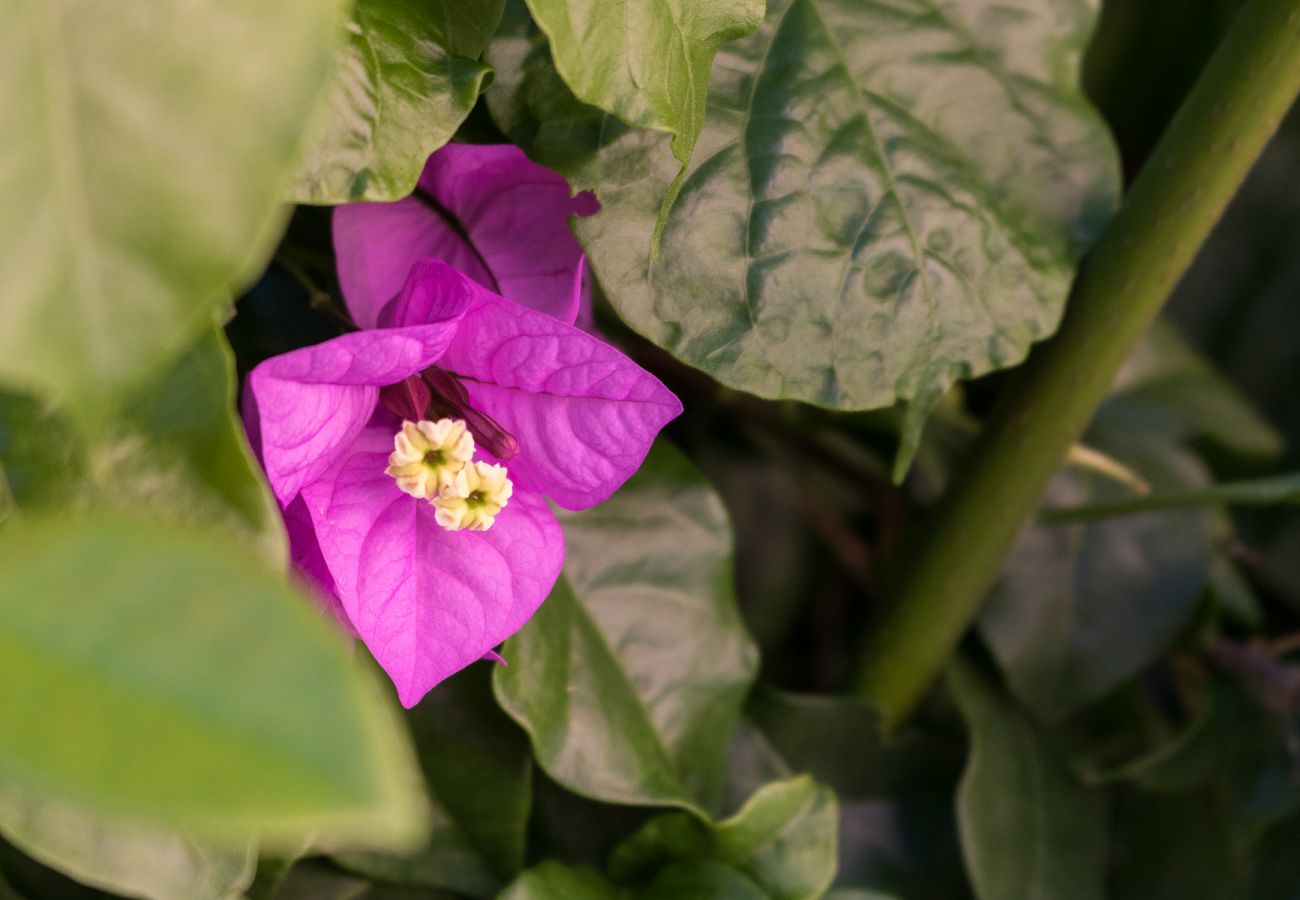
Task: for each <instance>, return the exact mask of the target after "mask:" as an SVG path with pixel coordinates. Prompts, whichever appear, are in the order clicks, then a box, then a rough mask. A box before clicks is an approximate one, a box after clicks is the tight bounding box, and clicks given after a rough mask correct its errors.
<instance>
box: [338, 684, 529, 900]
mask: <svg viewBox="0 0 1300 900" xmlns="http://www.w3.org/2000/svg"><path fill="white" fill-rule="evenodd" d="M490 678H491V670H490V669H489V668H488V666H487V665H485V664H484V665H478V666H471V667H470V668H469V669H466V670H465V671H463V672H460V673H458V674H457V675H455V676H454V677H452V678H449V679H448V680H446V681H444V682H443V683H442V684H440V685H438V689H437V690H436V691H431V692H430V693H429V694H428V695H427V696H426V697H425V698H424V699H423V700H422V701H420V703H419V705H418V706H416V707H415V708H414V709H412V710H411V711H410V713H409V722H410V726H411V731H412V733H413V735H414V737H415V746H416V752H417V753H418V755H419V758H420V766H421V768H422V769H423V770H424V777H425V782H426V784H427V785H428V788H429V794H430V797H431V799H432V801H433V817H432V835H431V837H430V840H429V843H428V845H427V846H426V847H425V848H424V849H423V850H421V851H420V852H419V853H417V854H414V855H411V856H405V857H402V856H381V855H378V854H347V855H344V856H339V857H336V859H337V860H338V861H339V862H340V863H341V864H342V865H343V866H345V867H346V868H348V869H351V870H352V871H355V872H359V873H361V874H363V875H367V876H370V877H372V878H377V879H379V880H381V881H389V882H394V883H397V884H406V885H412V886H417V887H439V888H448V889H452V890H456V891H460V892H463V893H466V894H471V895H473V896H489V895H491V894H493V893H494V892H495V891H496V890H498V889H499V888H501V887H502V885H504V884H505V882H506V881H508V880H509V879H510V878H511V877H513V876H514V875H515V874H516V873H517V872H518V871H519V870H520V869H522V868H523V864H524V842H525V829H526V826H527V822H528V812H529V807H530V805H531V795H532V760H531V757H530V755H529V750H528V739H527V737H526V736H525V735H524V733H523V732H522V731H520V730H519V728H518V726H516V725H515V724H514V723H513V722H511V721H510V720H509V719H508V718H506V716H504V715H503V714H502V713H501V711H500V710H499V709H498V708H497V706H496V703H495V701H494V700H493V698H492V687H491V681H490Z"/></svg>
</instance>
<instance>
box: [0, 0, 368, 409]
mask: <svg viewBox="0 0 1300 900" xmlns="http://www.w3.org/2000/svg"><path fill="white" fill-rule="evenodd" d="M342 6H343V4H342V2H341V0H326V2H316V0H286V2H278V3H263V2H259V0H159V2H155V3H145V4H129V5H125V4H121V3H115V2H109V0H88V2H69V0H19V2H17V3H16V4H10V8H9V10H8V15H7V16H6V25H5V28H4V31H3V34H2V35H0V60H3V63H0V132H3V133H4V134H5V135H7V139H6V141H5V150H4V152H3V157H2V161H0V196H3V197H4V198H5V202H4V203H3V204H0V320H3V321H4V323H5V327H4V328H3V329H0V378H3V379H4V380H6V381H9V382H10V384H11V385H12V386H15V387H18V388H20V389H33V390H36V391H38V392H39V393H41V394H42V395H44V396H47V397H48V398H50V399H53V400H56V401H58V402H60V403H65V402H66V403H68V404H70V405H71V406H72V407H73V408H74V409H75V410H76V411H77V412H79V413H81V414H83V416H84V417H86V418H88V419H95V418H99V417H101V416H102V415H103V409H102V403H103V401H104V400H105V399H106V398H109V397H112V396H113V395H114V394H115V393H117V392H119V391H121V390H123V389H124V388H126V387H128V386H130V385H133V384H135V383H137V382H139V381H140V380H141V379H144V378H146V377H148V376H150V375H151V374H153V375H156V374H157V371H158V369H159V368H160V367H161V366H162V364H163V361H164V360H165V359H167V358H168V357H169V356H171V355H174V354H175V353H177V352H178V351H179V350H180V349H181V348H182V347H183V346H185V345H186V344H187V343H189V342H191V341H193V340H194V339H195V338H197V337H198V336H199V335H200V334H201V333H203V331H204V330H206V329H208V328H210V327H211V326H212V325H213V324H214V319H215V316H216V314H217V312H218V311H219V309H220V307H221V306H222V304H224V303H225V302H227V300H228V298H229V296H230V294H231V292H232V291H237V290H238V289H240V288H241V287H243V286H244V285H246V284H247V283H248V282H249V281H250V279H251V278H252V277H253V276H254V275H256V274H257V273H258V272H259V270H260V269H261V268H262V266H263V265H264V264H265V262H266V259H267V256H268V254H269V252H270V250H271V247H272V245H273V243H274V239H275V236H276V233H277V232H278V231H279V229H280V227H281V223H282V222H283V221H284V217H285V210H284V208H283V207H282V206H281V205H280V204H279V203H278V202H277V200H276V198H277V196H279V194H280V193H281V188H282V187H283V186H284V185H283V182H284V179H285V177H286V176H287V175H288V174H289V172H288V169H289V167H290V165H291V164H292V162H293V159H294V157H295V155H296V154H297V151H298V143H299V141H300V139H301V134H302V131H303V128H304V125H305V124H306V122H307V120H308V118H309V116H310V115H311V112H312V110H313V108H314V105H315V101H316V99H317V98H318V96H319V95H320V93H321V92H322V90H323V89H324V87H325V85H326V83H327V81H328V77H329V60H330V51H331V48H332V46H333V39H334V36H335V33H336V29H337V28H338V27H339V20H340V14H341V12H342Z"/></svg>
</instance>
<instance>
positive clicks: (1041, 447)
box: [857, 0, 1300, 729]
mask: <svg viewBox="0 0 1300 900" xmlns="http://www.w3.org/2000/svg"><path fill="white" fill-rule="evenodd" d="M1298 92H1300V0H1249V2H1248V3H1247V4H1246V6H1245V7H1244V8H1243V9H1242V10H1241V12H1240V13H1238V15H1237V18H1236V20H1235V21H1234V22H1233V25H1232V28H1231V29H1230V31H1229V32H1228V34H1227V35H1226V36H1225V37H1224V39H1223V41H1222V43H1221V45H1220V46H1219V48H1218V49H1217V50H1216V51H1215V54H1214V56H1213V58H1212V59H1211V60H1210V62H1209V64H1208V65H1207V66H1206V68H1205V71H1204V72H1203V73H1202V74H1201V76H1200V78H1199V79H1198V80H1197V82H1196V85H1195V86H1194V87H1193V88H1192V91H1191V93H1190V94H1189V95H1188V97H1187V99H1186V100H1185V101H1184V102H1183V105H1182V107H1181V108H1180V109H1179V110H1178V114H1177V115H1176V116H1175V117H1174V120H1173V122H1172V123H1171V124H1170V125H1169V128H1168V129H1167V130H1166V132H1165V134H1164V135H1163V137H1162V138H1161V140H1160V143H1159V145H1158V146H1157V147H1156V149H1155V151H1154V152H1153V153H1152V155H1151V158H1150V159H1149V160H1148V161H1147V163H1146V165H1145V166H1144V167H1143V169H1142V171H1141V172H1140V173H1139V175H1138V177H1137V179H1136V180H1135V181H1134V183H1133V186H1132V189H1131V190H1130V192H1129V194H1128V196H1127V198H1126V199H1125V201H1124V203H1123V205H1122V207H1121V209H1120V211H1119V212H1118V214H1117V215H1116V216H1115V218H1114V220H1112V222H1111V223H1110V225H1109V226H1108V228H1107V229H1106V231H1105V232H1104V233H1103V235H1102V237H1101V238H1100V239H1099V240H1098V242H1097V244H1096V245H1095V246H1094V247H1093V250H1092V252H1091V254H1090V255H1089V257H1088V259H1087V260H1086V261H1085V263H1084V265H1083V267H1082V268H1081V270H1080V273H1079V277H1078V279H1077V281H1076V282H1075V286H1074V292H1073V294H1072V296H1071V299H1070V302H1069V304H1068V306H1067V309H1066V313H1065V318H1064V320H1063V321H1062V324H1061V328H1060V331H1059V332H1058V333H1057V335H1056V337H1054V338H1053V339H1052V340H1051V341H1049V342H1047V343H1046V344H1044V345H1042V346H1041V347H1039V348H1038V349H1037V350H1036V351H1035V352H1034V353H1033V354H1032V355H1031V357H1030V359H1029V361H1028V362H1027V363H1026V364H1025V366H1023V367H1022V368H1021V370H1020V371H1019V372H1018V373H1017V374H1016V375H1015V377H1014V378H1013V379H1012V380H1011V381H1010V382H1009V383H1008V384H1007V387H1006V390H1005V391H1004V392H1003V394H1002V396H1001V397H1000V398H999V401H998V404H997V406H996V407H995V409H994V411H993V412H992V414H991V415H990V416H989V419H988V422H987V423H986V425H985V427H984V429H983V431H982V433H981V435H980V438H979V439H978V440H977V441H976V443H975V445H974V447H973V448H972V450H971V454H970V456H969V458H968V459H967V460H966V462H965V464H964V466H963V467H962V470H961V472H960V473H959V475H958V477H957V479H956V480H955V482H954V483H953V485H952V487H951V489H950V491H949V492H948V494H947V496H946V497H945V498H944V500H943V501H942V502H941V503H940V505H939V507H938V508H937V509H936V510H935V512H934V514H933V516H932V518H931V521H930V523H929V525H928V527H927V529H926V531H925V532H924V533H923V534H922V536H921V542H920V543H919V544H918V545H917V547H916V548H915V551H916V552H915V553H914V554H912V555H910V556H909V557H908V558H907V559H906V560H905V561H904V562H905V566H904V568H903V569H902V570H901V572H900V579H899V581H898V584H897V590H896V592H895V594H894V598H893V600H892V605H891V607H890V609H889V611H888V613H887V614H886V616H885V618H884V620H883V621H882V622H881V627H880V629H879V630H878V631H877V632H875V634H874V635H873V637H872V640H871V641H870V642H869V644H868V646H867V648H866V655H865V657H864V665H863V668H862V670H861V672H860V675H859V679H858V682H857V688H858V690H859V691H860V692H861V693H862V694H864V695H865V696H866V698H867V699H868V700H869V701H871V702H872V703H873V704H874V705H875V706H877V707H878V708H879V710H880V712H881V714H882V718H883V722H884V725H885V727H886V729H892V728H894V727H895V726H897V724H898V723H899V722H900V721H901V720H902V719H904V718H905V717H906V716H907V715H908V713H909V712H910V711H911V709H912V707H913V706H914V705H915V703H916V702H917V701H918V699H919V698H920V696H921V695H922V694H923V692H924V691H925V690H926V689H927V687H928V686H929V685H930V683H931V682H932V681H933V679H934V678H935V676H936V675H937V674H938V672H939V670H940V669H941V668H942V667H943V665H944V664H945V662H946V661H947V659H948V658H949V656H950V655H951V653H952V650H953V648H954V647H955V645H956V644H957V642H958V640H960V638H961V636H962V634H963V633H964V632H965V631H966V629H967V628H968V627H969V626H970V624H971V622H972V620H973V619H974V618H975V615H976V613H977V612H978V611H979V607H980V604H981V602H982V601H983V599H984V597H985V595H986V594H987V593H988V591H989V589H990V588H991V587H992V585H993V583H994V581H995V580H996V578H997V576H998V573H999V571H1000V570H1001V567H1002V564H1003V561H1004V559H1005V558H1006V555H1007V552H1008V551H1009V549H1010V547H1011V544H1012V542H1013V541H1014V540H1015V538H1016V535H1017V533H1018V532H1019V530H1020V528H1021V526H1022V525H1023V523H1024V522H1025V520H1026V518H1027V517H1028V516H1029V514H1030V513H1032V512H1033V510H1034V508H1035V507H1036V505H1037V504H1038V502H1039V498H1040V497H1041V495H1042V492H1043V489H1044V488H1045V487H1046V485H1047V482H1048V480H1049V479H1050V478H1051V476H1052V474H1053V473H1054V472H1055V471H1056V469H1057V468H1058V467H1059V465H1060V464H1061V461H1062V459H1063V458H1064V457H1065V454H1066V452H1067V451H1068V449H1069V447H1070V446H1071V445H1072V444H1073V443H1074V442H1075V441H1076V440H1078V439H1079V437H1080V435H1081V434H1082V433H1083V430H1084V428H1085V427H1086V426H1087V424H1088V422H1089V420H1090V419H1091V418H1092V416H1093V414H1094V412H1095V411H1096V409H1097V407H1098V406H1099V405H1100V403H1101V401H1102V399H1103V398H1104V397H1105V395H1106V392H1107V390H1108V388H1109V387H1110V384H1111V382H1112V380H1113V379H1114V377H1115V373H1116V372H1117V371H1118V370H1119V366H1120V364H1121V363H1122V362H1123V361H1124V359H1125V358H1126V357H1127V356H1128V354H1129V352H1130V350H1131V349H1132V348H1133V345H1134V344H1135V343H1136V342H1137V340H1138V339H1139V338H1140V337H1141V336H1142V334H1143V332H1144V331H1145V330H1146V328H1147V326H1148V325H1149V324H1150V323H1151V320H1152V319H1153V318H1154V317H1155V316H1156V314H1157V313H1158V312H1159V310H1160V307H1161V305H1162V304H1163V303H1164V301H1165V298H1166V297H1168V296H1169V294H1170V292H1171V291H1172V290H1173V288H1174V286H1175V285H1176V284H1177V282H1178V279H1179V278H1180V277H1181V276H1182V274H1183V272H1184V271H1185V270H1186V269H1187V266H1188V265H1189V264H1190V263H1191V261H1192V258H1193V257H1194V256H1195V254H1196V251H1197V250H1198V249H1199V248H1200V246H1201V244H1202V243H1203V242H1204V241H1205V239H1206V237H1207V236H1208V235H1209V233H1210V230H1211V229H1212V228H1213V227H1214V224H1215V222H1216V221H1218V219H1219V216H1220V215H1221V214H1222V212H1223V209H1224V207H1225V206H1226V205H1227V203H1228V201H1229V200H1230V199H1231V198H1232V195H1233V194H1234V193H1235V192H1236V189H1237V187H1238V186H1239V185H1240V184H1241V181H1242V180H1243V179H1244V178H1245V176H1246V173H1247V172H1248V171H1249V170H1250V167H1251V165H1252V164H1253V163H1254V161H1255V159H1256V158H1257V157H1258V156H1259V154H1260V152H1261V151H1262V150H1263V149H1264V146H1265V144H1266V143H1267V142H1268V139H1269V137H1270V136H1271V135H1272V134H1273V132H1274V131H1275V130H1276V129H1277V125H1278V123H1279V121H1280V120H1281V118H1282V116H1283V115H1284V114H1285V113H1286V111H1287V109H1288V107H1289V106H1290V105H1291V103H1292V101H1293V100H1294V99H1295V97H1296V94H1297V93H1298Z"/></svg>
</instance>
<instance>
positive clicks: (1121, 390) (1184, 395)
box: [1091, 321, 1285, 459]
mask: <svg viewBox="0 0 1300 900" xmlns="http://www.w3.org/2000/svg"><path fill="white" fill-rule="evenodd" d="M1091 430H1092V431H1093V432H1094V433H1102V434H1118V435H1124V434H1127V433H1133V432H1142V433H1144V434H1147V435H1149V436H1151V437H1155V436H1156V435H1159V436H1161V437H1162V438H1163V439H1164V440H1165V441H1167V442H1168V443H1171V444H1174V443H1186V442H1188V441H1190V440H1192V439H1195V438H1203V439H1205V440H1208V441H1209V442H1211V443H1213V444H1215V445H1217V446H1220V447H1223V448H1225V449H1227V450H1229V451H1231V452H1232V453H1235V454H1237V455H1239V456H1243V457H1253V458H1257V459H1269V458H1273V457H1276V456H1279V455H1280V454H1281V453H1282V451H1283V449H1284V448H1285V444H1284V442H1283V439H1282V435H1281V434H1279V433H1278V431H1277V429H1276V428H1274V427H1273V426H1272V425H1270V424H1269V423H1268V422H1267V421H1266V420H1265V419H1264V418H1263V417H1262V416H1261V415H1260V414H1259V413H1258V412H1256V411H1255V409H1254V408H1253V407H1252V406H1251V403H1250V401H1249V400H1247V399H1246V397H1245V396H1244V395H1243V394H1242V393H1241V392H1240V391H1239V390H1238V389H1237V388H1236V387H1235V386H1234V385H1233V384H1232V383H1231V382H1230V381H1229V380H1228V379H1227V377H1226V376H1224V375H1223V374H1222V373H1221V372H1219V371H1218V370H1217V369H1216V368H1215V367H1214V366H1213V365H1212V364H1211V363H1210V362H1209V361H1208V360H1207V359H1205V358H1204V357H1202V356H1201V355H1200V354H1199V353H1197V352H1196V351H1195V350H1193V349H1192V348H1191V347H1190V346H1188V344H1187V342H1186V341H1185V340H1184V339H1183V338H1182V337H1180V336H1179V334H1178V332H1177V331H1176V330H1174V328H1173V327H1172V326H1171V325H1168V324H1166V323H1165V322H1163V321H1157V322H1156V323H1155V324H1154V325H1152V327H1151V330H1150V331H1149V332H1147V334H1146V336H1145V337H1144V338H1143V340H1142V342H1141V343H1140V344H1138V346H1137V349H1136V350H1134V352H1133V354H1132V355H1131V356H1130V357H1129V359H1128V360H1127V361H1125V363H1124V367H1123V368H1122V369H1121V370H1120V373H1119V375H1118V376H1117V378H1116V381H1115V387H1114V392H1113V395H1112V397H1111V398H1110V399H1109V400H1108V401H1107V402H1106V404H1105V405H1104V406H1102V408H1101V409H1100V410H1099V411H1098V413H1097V417H1096V419H1095V420H1094V421H1093V424H1092V426H1091Z"/></svg>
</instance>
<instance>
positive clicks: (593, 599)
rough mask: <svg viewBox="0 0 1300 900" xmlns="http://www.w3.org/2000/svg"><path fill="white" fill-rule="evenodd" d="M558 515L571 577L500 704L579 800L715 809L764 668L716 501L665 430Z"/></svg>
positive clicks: (511, 672)
mask: <svg viewBox="0 0 1300 900" xmlns="http://www.w3.org/2000/svg"><path fill="white" fill-rule="evenodd" d="M562 523H563V526H564V532H565V540H566V546H567V561H566V564H565V572H564V574H563V575H562V576H561V577H560V582H559V583H558V584H557V585H556V589H555V590H554V591H553V592H552V594H551V596H550V597H549V598H548V599H547V601H546V602H545V603H544V604H543V605H542V608H541V609H540V610H539V611H538V612H537V614H536V615H535V616H534V617H533V619H532V621H531V622H529V624H528V625H527V626H525V627H524V629H523V630H522V631H521V632H520V633H519V634H518V635H516V636H515V637H514V638H511V640H510V641H508V642H507V643H506V645H505V648H504V649H503V650H502V656H504V657H505V659H506V660H507V661H508V662H509V666H508V667H505V668H500V669H497V670H496V672H495V673H494V676H495V688H496V695H497V699H498V700H499V701H500V703H501V705H502V707H503V708H504V709H505V710H506V712H507V713H509V714H510V715H511V716H512V717H513V718H514V719H515V720H516V721H518V722H519V724H520V725H522V726H523V727H524V729H525V730H526V731H527V732H528V733H529V736H530V737H531V739H532V745H533V752H534V754H535V756H536V758H537V761H538V763H539V764H540V765H541V766H542V767H543V768H544V769H545V770H546V771H547V773H548V774H550V775H551V777H553V778H555V780H557V781H558V782H560V783H561V784H562V785H564V786H565V787H567V788H569V789H570V790H572V791H574V792H576V793H578V794H582V795H584V796H587V797H591V798H594V799H598V800H603V801H606V802H610V803H625V804H632V805H643V806H677V807H680V808H683V809H687V810H691V811H695V812H699V813H701V814H703V813H704V811H705V810H712V809H714V808H716V807H717V806H718V805H719V804H720V802H721V799H722V795H723V791H724V787H725V774H724V771H723V767H724V758H723V754H724V752H725V748H726V744H727V741H728V739H729V737H730V735H731V732H732V730H733V729H734V728H735V725H736V721H737V719H738V718H739V715H740V707H741V704H742V702H743V700H744V696H745V693H746V692H747V691H748V689H749V685H750V683H751V682H752V681H753V678H754V674H755V670H756V667H757V659H756V655H757V654H756V652H755V649H754V646H753V643H752V642H751V641H750V639H749V637H748V636H747V635H746V634H745V631H744V626H743V625H742V623H741V621H740V617H739V614H738V613H737V611H736V606H735V601H734V599H733V597H732V587H731V584H732V570H731V532H730V528H729V526H728V524H727V519H726V514H725V512H724V510H723V508H722V504H721V502H720V501H719V500H718V498H717V496H716V495H715V494H714V493H713V491H712V490H711V489H710V488H709V486H708V485H707V484H706V483H705V482H704V480H703V479H702V478H701V477H700V475H699V473H698V472H697V471H696V470H695V469H694V467H692V466H691V465H690V463H688V462H687V461H686V460H685V459H684V458H683V457H682V456H681V454H680V453H679V452H677V451H676V450H674V449H672V448H671V447H670V446H669V445H667V444H666V443H664V441H662V440H661V441H660V442H659V443H658V444H657V445H656V446H655V448H654V449H653V450H652V451H651V454H650V456H649V457H647V460H646V463H645V465H644V466H643V467H642V468H641V471H640V472H638V473H637V474H636V475H635V476H633V478H632V479H631V480H629V481H628V483H627V484H626V485H624V487H623V488H622V489H621V490H620V491H619V492H618V493H616V494H615V495H614V496H613V497H612V498H611V499H610V500H608V501H606V502H605V503H603V504H602V505H600V506H598V507H595V508H593V509H591V510H588V511H585V512H581V513H565V514H563V515H562Z"/></svg>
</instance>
